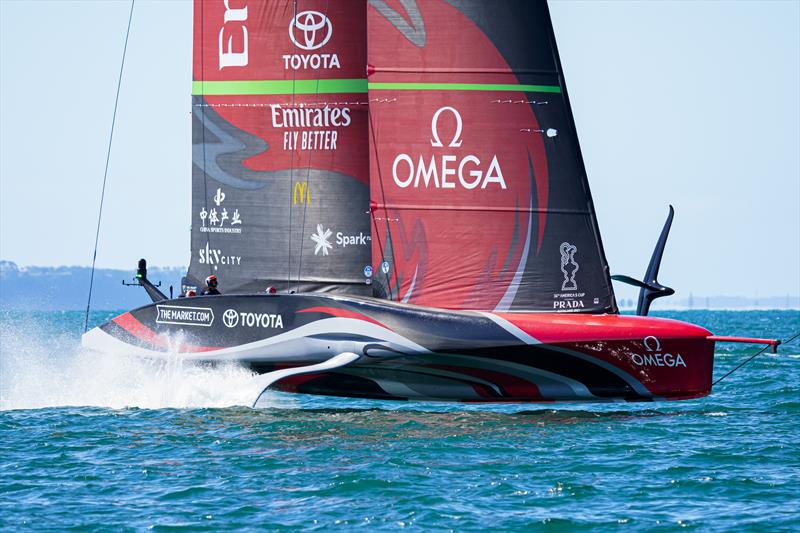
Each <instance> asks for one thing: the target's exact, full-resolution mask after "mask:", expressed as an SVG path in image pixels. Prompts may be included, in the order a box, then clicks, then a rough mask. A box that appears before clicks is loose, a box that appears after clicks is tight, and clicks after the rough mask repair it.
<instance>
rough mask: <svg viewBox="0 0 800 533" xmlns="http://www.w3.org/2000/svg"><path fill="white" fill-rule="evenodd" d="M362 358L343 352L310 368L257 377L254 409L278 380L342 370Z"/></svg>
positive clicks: (299, 367) (254, 385)
mask: <svg viewBox="0 0 800 533" xmlns="http://www.w3.org/2000/svg"><path fill="white" fill-rule="evenodd" d="M360 358H361V356H360V355H358V354H355V353H353V352H342V353H340V354H338V355H334V356H333V357H331V358H330V359H327V360H325V361H323V362H321V363H316V364H313V365H308V366H296V367H294V368H282V369H280V370H273V371H272V372H267V373H266V374H261V375H260V376H256V377H254V378H253V388H254V389H255V390H256V391H258V396H256V399H255V401H254V402H253V408H255V407H257V406H258V402H259V401H260V400H261V397H262V396H263V395H264V393H265V392H267V389H268V388H269V387H270V386H271V385H272V384H273V383H275V382H276V381H278V380H281V379H283V378H286V377H289V376H299V375H302V374H312V373H314V372H324V371H325V370H333V369H335V368H341V367H343V366H347V365H349V364H351V363H354V362H356V361H358V359H360Z"/></svg>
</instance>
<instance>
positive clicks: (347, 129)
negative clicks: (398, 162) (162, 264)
mask: <svg viewBox="0 0 800 533" xmlns="http://www.w3.org/2000/svg"><path fill="white" fill-rule="evenodd" d="M194 8H195V13H194V82H193V90H192V93H193V97H192V112H193V121H192V239H191V245H192V256H191V264H190V268H189V278H190V280H192V281H193V282H194V283H196V284H200V283H201V282H202V280H203V279H204V278H205V277H206V276H208V275H209V274H215V275H217V277H218V278H219V280H220V288H221V290H222V291H223V292H259V291H263V290H264V289H265V288H266V287H267V286H274V287H277V288H279V289H288V290H298V291H311V290H316V291H332V292H340V293H350V294H369V293H371V289H370V287H369V286H368V285H367V284H366V283H365V282H366V280H367V278H365V276H364V267H365V266H366V265H368V264H369V263H370V240H371V234H370V219H369V215H368V211H369V176H368V170H369V169H368V158H367V128H366V124H367V102H366V78H365V68H364V66H365V64H366V4H365V3H364V2H360V1H356V0H348V1H339V2H319V1H313V0H300V1H297V2H293V1H290V0H285V1H271V2H246V3H245V2H204V1H201V0H197V1H196V2H195V6H194Z"/></svg>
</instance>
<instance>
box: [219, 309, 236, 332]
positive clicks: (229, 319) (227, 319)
mask: <svg viewBox="0 0 800 533" xmlns="http://www.w3.org/2000/svg"><path fill="white" fill-rule="evenodd" d="M222 322H223V323H224V324H225V325H226V326H228V327H229V328H235V327H236V325H237V324H238V323H239V313H237V312H236V311H235V310H234V309H228V310H227V311H225V312H224V313H222Z"/></svg>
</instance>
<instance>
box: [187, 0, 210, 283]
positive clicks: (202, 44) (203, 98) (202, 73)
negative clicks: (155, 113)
mask: <svg viewBox="0 0 800 533" xmlns="http://www.w3.org/2000/svg"><path fill="white" fill-rule="evenodd" d="M204 8H205V2H200V83H201V88H202V90H201V91H200V93H201V94H200V100H201V101H206V102H207V100H206V95H205V93H206V91H205V83H206V61H205V48H206V47H205V44H206V43H205V39H206V33H205V20H206V17H205V9H204ZM192 112H193V113H194V110H193V111H192ZM200 123H201V126H200V130H201V132H200V141H201V143H202V147H203V163H202V166H201V168H200V170H201V172H202V173H203V209H205V210H206V211H207V210H208V209H207V207H208V205H207V204H208V174H207V173H206V165H207V162H206V111H205V110H203V111H201V113H200ZM192 187H194V180H192ZM192 208H194V206H192ZM193 219H194V213H192V215H191V217H190V220H193ZM206 246H208V247H209V248H211V232H210V231H209V232H206ZM189 247H190V248H191V246H189ZM190 253H191V251H190ZM191 264H192V260H191V257H190V258H189V265H190V266H191ZM213 273H214V267H213V265H212V264H211V262H210V261H209V263H208V275H209V276H210V275H212V274H213Z"/></svg>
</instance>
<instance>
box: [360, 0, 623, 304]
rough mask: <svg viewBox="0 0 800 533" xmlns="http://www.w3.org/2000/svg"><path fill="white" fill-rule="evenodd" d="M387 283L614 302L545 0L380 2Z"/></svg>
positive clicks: (375, 137) (419, 298)
mask: <svg viewBox="0 0 800 533" xmlns="http://www.w3.org/2000/svg"><path fill="white" fill-rule="evenodd" d="M368 31H369V39H368V45H369V46H368V63H369V67H368V68H369V73H370V74H369V97H370V175H371V178H372V179H371V193H370V196H371V201H372V215H373V242H372V252H373V264H374V265H377V266H376V268H377V269H378V270H377V272H376V274H375V287H376V290H378V291H379V292H381V293H383V294H384V295H385V296H386V297H388V298H391V299H395V300H401V301H405V302H410V303H416V304H420V305H430V306H436V307H445V308H451V309H486V310H489V309H500V310H507V309H510V310H515V309H526V310H548V311H553V310H556V311H595V312H597V311H607V310H613V306H614V303H613V292H612V289H611V285H610V281H609V279H608V273H607V266H606V264H605V258H604V255H603V250H602V245H601V243H600V239H599V233H598V231H597V227H596V220H595V215H594V209H593V207H592V203H591V197H590V194H589V188H588V183H587V181H586V175H585V171H584V169H583V163H582V160H581V158H580V151H579V147H578V143H577V136H576V134H575V131H574V125H573V123H572V117H571V112H570V110H569V104H568V101H567V98H566V90H565V87H564V84H563V78H562V77H561V75H560V65H559V63H558V57H557V53H556V50H555V42H554V40H553V38H552V28H551V25H550V19H549V13H548V11H547V6H546V4H545V3H544V2H534V3H531V2H521V1H508V2H502V3H500V2H489V3H486V2H480V1H477V0H474V1H473V0H462V1H452V2H445V1H441V0H429V1H425V2H422V1H420V2H414V1H403V2H399V1H382V0H376V1H371V2H370V8H369V10H368Z"/></svg>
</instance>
